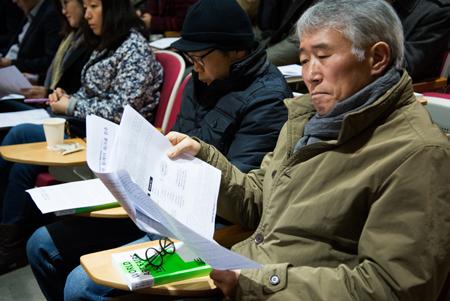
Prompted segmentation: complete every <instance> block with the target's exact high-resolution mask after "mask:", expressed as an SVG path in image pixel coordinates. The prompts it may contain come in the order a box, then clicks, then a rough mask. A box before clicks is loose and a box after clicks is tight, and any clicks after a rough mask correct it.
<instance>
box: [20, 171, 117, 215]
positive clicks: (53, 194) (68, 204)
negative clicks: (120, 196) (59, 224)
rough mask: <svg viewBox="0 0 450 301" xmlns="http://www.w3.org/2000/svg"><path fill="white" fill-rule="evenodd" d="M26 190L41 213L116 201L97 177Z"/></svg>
mask: <svg viewBox="0 0 450 301" xmlns="http://www.w3.org/2000/svg"><path fill="white" fill-rule="evenodd" d="M27 192H28V193H29V194H30V195H31V198H32V199H33V201H34V202H35V203H36V206H37V207H38V208H39V210H41V212H42V213H49V212H56V211H62V210H69V209H75V208H83V207H91V206H99V205H105V204H109V203H114V202H117V201H116V199H115V198H114V196H113V195H112V194H111V192H109V190H108V188H106V186H105V185H104V184H103V183H102V182H101V181H100V180H99V179H92V180H85V181H78V182H70V183H64V184H59V185H52V186H45V187H39V188H33V189H28V190H27Z"/></svg>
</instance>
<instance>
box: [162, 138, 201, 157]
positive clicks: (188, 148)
mask: <svg viewBox="0 0 450 301" xmlns="http://www.w3.org/2000/svg"><path fill="white" fill-rule="evenodd" d="M166 137H167V138H168V139H169V141H170V143H172V145H173V147H172V149H171V150H170V151H169V152H168V153H167V156H169V158H171V159H173V158H175V157H177V156H179V155H181V154H186V153H187V154H190V155H192V156H196V155H197V154H198V152H199V151H200V147H201V146H200V143H198V142H197V141H195V140H194V139H192V138H191V137H189V136H188V135H185V134H181V133H178V132H170V133H168V134H167V135H166Z"/></svg>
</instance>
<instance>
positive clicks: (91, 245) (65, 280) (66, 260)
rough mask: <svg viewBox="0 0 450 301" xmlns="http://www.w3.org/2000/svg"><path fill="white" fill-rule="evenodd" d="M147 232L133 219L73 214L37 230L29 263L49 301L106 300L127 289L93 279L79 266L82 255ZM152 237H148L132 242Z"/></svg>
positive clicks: (128, 240) (29, 242)
mask: <svg viewBox="0 0 450 301" xmlns="http://www.w3.org/2000/svg"><path fill="white" fill-rule="evenodd" d="M143 235H144V233H143V232H141V231H140V230H138V229H137V227H136V226H135V225H134V224H133V222H132V221H131V220H130V219H115V220H109V219H100V218H85V217H81V218H80V217H71V218H70V217H69V218H67V219H65V220H61V221H59V222H57V223H53V224H50V225H47V226H45V227H41V228H39V229H38V230H36V231H35V232H34V234H33V235H32V236H31V238H30V239H29V240H28V243H27V256H28V262H29V263H30V266H31V269H32V271H33V273H34V276H35V278H36V280H37V282H38V284H39V286H40V288H41V290H42V292H43V294H44V295H45V297H46V298H47V299H48V300H63V299H65V300H103V299H105V298H106V297H112V296H118V295H121V294H126V293H127V292H126V291H121V290H116V289H112V288H109V287H104V286H101V285H97V284H95V283H94V282H93V281H91V280H90V278H89V277H88V276H87V274H86V273H85V272H84V270H83V268H82V267H81V266H79V262H80V261H79V258H80V256H81V255H84V254H88V253H92V252H97V251H101V250H105V249H110V248H113V247H118V246H120V245H123V244H125V243H127V242H130V241H134V240H136V239H138V238H139V237H142V236H143ZM99 237H101V238H100V239H99ZM148 240H149V238H148V237H147V236H145V237H144V238H142V239H139V240H138V241H135V242H133V243H131V244H134V243H138V242H144V241H148Z"/></svg>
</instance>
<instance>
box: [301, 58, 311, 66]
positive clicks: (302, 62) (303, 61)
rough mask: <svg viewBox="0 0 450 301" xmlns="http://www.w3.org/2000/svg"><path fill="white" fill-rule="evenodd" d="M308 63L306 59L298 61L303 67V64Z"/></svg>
mask: <svg viewBox="0 0 450 301" xmlns="http://www.w3.org/2000/svg"><path fill="white" fill-rule="evenodd" d="M308 62H309V60H307V59H304V60H300V65H302V66H303V65H305V64H307V63H308Z"/></svg>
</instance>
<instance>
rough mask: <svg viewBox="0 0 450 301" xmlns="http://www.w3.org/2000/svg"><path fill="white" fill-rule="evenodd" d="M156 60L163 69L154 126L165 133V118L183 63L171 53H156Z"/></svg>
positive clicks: (177, 55) (181, 76) (178, 83)
mask: <svg viewBox="0 0 450 301" xmlns="http://www.w3.org/2000/svg"><path fill="white" fill-rule="evenodd" d="M155 56H156V60H158V62H160V64H161V66H162V67H163V69H164V78H163V83H162V86H161V91H160V96H159V105H158V108H157V109H156V115H155V120H154V126H155V127H158V128H161V129H162V132H163V133H165V132H166V127H167V122H164V121H165V119H166V118H165V116H166V114H167V113H170V110H172V106H173V102H174V100H175V96H176V94H177V90H178V87H179V86H180V83H181V80H182V78H183V74H184V69H185V63H184V60H183V58H182V57H181V56H180V55H179V54H177V53H175V52H172V51H166V50H161V51H156V52H155Z"/></svg>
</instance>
